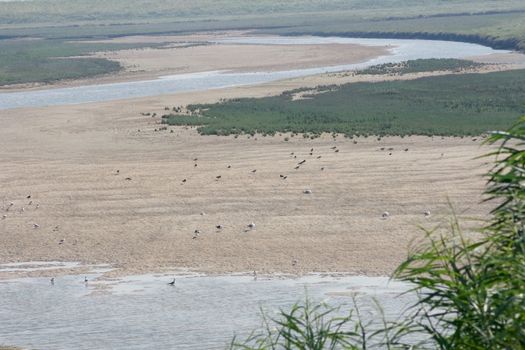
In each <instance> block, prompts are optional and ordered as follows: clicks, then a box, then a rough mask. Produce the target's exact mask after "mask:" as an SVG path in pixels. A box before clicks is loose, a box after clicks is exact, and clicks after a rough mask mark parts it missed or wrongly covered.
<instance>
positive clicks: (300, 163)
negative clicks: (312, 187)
mask: <svg viewBox="0 0 525 350" xmlns="http://www.w3.org/2000/svg"><path fill="white" fill-rule="evenodd" d="M304 163H306V159H303V160H302V161H301V162H299V163H298V164H299V165H302V164H304Z"/></svg>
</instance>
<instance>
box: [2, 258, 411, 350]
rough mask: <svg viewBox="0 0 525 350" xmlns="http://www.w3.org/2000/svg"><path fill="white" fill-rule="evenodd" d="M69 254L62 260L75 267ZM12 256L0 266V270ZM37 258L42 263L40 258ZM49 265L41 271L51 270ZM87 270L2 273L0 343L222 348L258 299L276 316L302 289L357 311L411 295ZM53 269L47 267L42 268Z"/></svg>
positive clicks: (373, 283)
mask: <svg viewBox="0 0 525 350" xmlns="http://www.w3.org/2000/svg"><path fill="white" fill-rule="evenodd" d="M74 266H75V265H74V264H69V268H74ZM7 268H12V266H5V265H1V266H0V271H6V270H5V269H7ZM44 268H45V266H44ZM50 270H51V269H49V268H47V269H46V270H45V271H46V275H47V276H50V275H52V272H49V271H50ZM102 271H103V270H99V271H97V270H94V272H92V273H90V274H88V275H86V277H87V278H88V280H89V282H88V283H87V284H85V283H84V275H69V276H65V277H58V278H56V280H55V283H54V285H52V284H51V283H50V279H49V277H45V278H44V277H42V278H17V279H9V280H0V296H1V298H0V344H11V345H13V344H14V345H17V346H22V347H25V348H27V349H49V350H62V349H64V350H65V349H68V350H69V349H126V350H129V349H224V348H226V346H227V344H228V343H229V341H230V340H231V339H232V337H233V336H234V335H238V336H239V337H240V338H243V337H245V336H246V335H248V334H249V333H250V332H251V331H252V330H254V329H255V328H258V327H259V326H260V325H261V314H260V309H261V308H262V309H264V310H265V311H266V312H267V314H268V315H269V316H275V314H276V312H277V311H278V310H279V309H280V308H284V309H288V308H289V307H290V306H291V305H292V304H293V303H295V302H297V301H301V300H303V301H304V298H305V296H306V295H308V297H309V298H310V299H311V300H313V301H318V302H319V301H325V302H327V303H328V304H329V305H331V306H339V305H340V306H341V307H342V309H341V310H342V312H345V311H347V310H349V309H350V307H351V305H352V303H353V301H352V300H353V299H352V296H354V295H355V296H356V297H357V300H358V302H359V306H360V307H361V309H362V310H361V311H362V312H364V314H365V318H368V319H374V318H377V317H378V313H377V311H376V310H375V307H374V306H373V305H374V302H373V299H374V298H375V299H377V300H378V301H379V302H380V303H381V305H382V307H383V309H384V312H385V314H386V316H387V317H390V318H394V317H395V316H397V315H398V314H399V312H400V310H402V309H403V308H404V307H405V306H406V305H407V303H408V302H409V301H410V299H411V297H410V296H406V295H405V296H402V297H399V296H398V295H399V293H401V292H403V291H404V290H406V289H407V286H406V285H405V284H403V283H399V282H395V281H391V282H389V280H388V278H386V277H342V276H340V277H337V276H335V277H334V276H326V275H310V276H306V277H301V278H290V277H283V276H272V277H268V276H258V278H257V280H254V278H253V277H252V276H250V275H236V276H231V275H230V276H204V275H195V274H183V275H179V276H178V277H177V279H176V283H175V286H173V287H172V286H169V285H168V282H170V281H171V280H172V275H171V274H170V275H153V274H151V275H140V276H129V277H126V278H122V279H118V280H104V279H101V280H100V281H97V280H96V278H97V276H100V273H101V272H102ZM50 273H51V274H50Z"/></svg>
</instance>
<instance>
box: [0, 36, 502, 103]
mask: <svg viewBox="0 0 525 350" xmlns="http://www.w3.org/2000/svg"><path fill="white" fill-rule="evenodd" d="M217 42H218V43H237V44H239V43H240V44H242V43H244V44H273V45H281V44H282V45H284V44H288V45H290V44H292V45H304V44H334V43H338V44H360V45H369V46H378V45H379V46H390V49H389V51H390V54H389V55H385V56H380V57H377V58H374V59H371V60H368V61H366V62H362V63H357V64H348V65H342V66H331V67H317V68H309V69H296V70H287V71H278V72H251V73H238V72H228V71H211V72H199V73H190V74H178V75H170V76H164V77H160V78H158V79H151V80H143V81H133V82H123V83H112V84H98V85H86V86H78V87H67V88H50V89H43V90H31V91H19V92H3V93H0V110H2V109H11V108H21V107H44V106H55V105H70V104H79V103H87V102H102V101H113V100H120V99H129V98H137V97H147V96H156V95H160V94H173V93H180V92H189V91H205V90H209V89H217V88H225V87H232V86H243V85H253V84H261V83H266V82H271V81H276V80H282V79H289V78H297V77H303V76H308V75H314V74H320V73H328V72H338V71H343V70H354V69H362V68H366V67H369V66H372V65H376V64H382V63H389V62H402V61H407V60H413V59H420V58H465V57H470V56H483V55H489V54H493V53H498V52H508V51H502V50H493V49H491V48H489V47H486V46H481V45H477V44H469V43H462V42H453V41H438V40H404V39H357V38H340V37H328V38H324V37H239V38H228V39H224V40H219V41H217Z"/></svg>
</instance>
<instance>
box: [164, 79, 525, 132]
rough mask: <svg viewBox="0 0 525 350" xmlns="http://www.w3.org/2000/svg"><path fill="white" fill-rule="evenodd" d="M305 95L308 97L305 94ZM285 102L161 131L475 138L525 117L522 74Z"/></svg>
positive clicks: (212, 114) (396, 84) (373, 87)
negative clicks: (187, 129)
mask: <svg viewBox="0 0 525 350" xmlns="http://www.w3.org/2000/svg"><path fill="white" fill-rule="evenodd" d="M308 90H311V89H308ZM318 90H321V91H323V90H326V91H325V92H324V93H321V94H319V93H314V94H311V95H307V96H306V97H308V98H306V99H299V100H292V96H294V95H296V94H297V93H299V92H301V91H305V89H299V90H293V91H288V92H285V93H283V94H282V95H280V96H274V97H265V98H242V99H234V100H230V101H225V102H221V103H217V104H209V105H190V106H188V107H187V109H188V110H189V111H190V112H191V115H180V114H168V115H164V116H163V117H162V122H163V123H165V124H169V125H191V126H198V129H197V130H198V131H199V133H201V134H203V135H231V134H255V133H261V134H268V135H274V134H275V133H276V132H289V133H292V134H293V133H302V134H303V135H310V136H311V135H321V134H322V133H325V132H326V133H336V134H344V135H346V136H348V137H351V136H367V135H378V136H383V135H399V136H407V135H441V136H465V135H481V134H483V133H484V132H486V130H497V129H502V128H504V127H505V125H509V124H510V123H511V122H512V121H513V120H515V119H516V118H517V117H519V116H520V115H523V113H525V70H515V71H508V72H497V73H488V74H462V75H447V76H440V77H428V78H421V79H417V80H408V81H390V82H380V83H355V84H346V85H343V86H341V87H339V88H338V89H334V87H333V86H328V87H319V88H318Z"/></svg>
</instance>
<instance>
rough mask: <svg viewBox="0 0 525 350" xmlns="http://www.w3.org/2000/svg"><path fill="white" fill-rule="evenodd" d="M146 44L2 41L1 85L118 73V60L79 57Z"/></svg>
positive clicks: (0, 59) (0, 47)
mask: <svg viewBox="0 0 525 350" xmlns="http://www.w3.org/2000/svg"><path fill="white" fill-rule="evenodd" d="M143 46H144V45H137V44H134V45H130V44H92V43H82V42H65V41H62V40H39V39H35V40H0V85H7V84H19V83H28V82H44V83H47V82H52V81H55V80H60V79H76V78H83V77H89V76H94V75H99V74H107V73H112V72H116V71H118V70H120V69H121V66H120V64H119V63H118V62H115V61H110V60H107V59H103V58H93V57H78V56H83V55H87V54H89V53H91V52H95V51H105V50H117V49H127V48H138V47H143ZM150 46H151V45H150Z"/></svg>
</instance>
